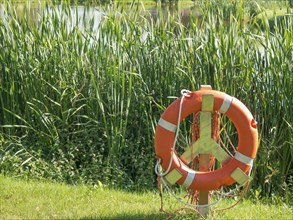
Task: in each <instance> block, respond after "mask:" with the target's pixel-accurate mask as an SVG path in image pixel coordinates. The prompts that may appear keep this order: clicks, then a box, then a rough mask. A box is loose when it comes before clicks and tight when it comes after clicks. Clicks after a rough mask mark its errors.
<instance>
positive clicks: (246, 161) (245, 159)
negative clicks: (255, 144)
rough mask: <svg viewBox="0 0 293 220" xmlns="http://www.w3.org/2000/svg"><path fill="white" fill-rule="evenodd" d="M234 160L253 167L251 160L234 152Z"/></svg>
mask: <svg viewBox="0 0 293 220" xmlns="http://www.w3.org/2000/svg"><path fill="white" fill-rule="evenodd" d="M234 158H235V159H236V160H238V161H240V162H242V163H244V164H247V165H250V166H253V159H252V158H250V157H248V156H246V155H244V154H242V153H240V152H238V151H237V152H236V154H235V156H234Z"/></svg>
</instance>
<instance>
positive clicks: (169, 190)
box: [161, 177, 223, 208]
mask: <svg viewBox="0 0 293 220" xmlns="http://www.w3.org/2000/svg"><path fill="white" fill-rule="evenodd" d="M161 180H162V182H163V183H164V186H165V187H166V189H167V190H168V192H169V193H170V194H171V195H172V196H173V197H174V198H175V199H176V200H177V201H178V202H181V203H182V204H184V205H186V206H189V207H192V208H206V207H210V206H213V205H216V204H217V203H219V202H220V201H221V200H222V198H223V197H222V194H220V198H219V199H218V200H217V201H215V202H213V203H210V204H206V205H193V204H190V203H187V202H185V201H183V199H182V198H180V197H178V196H176V195H175V194H174V193H173V192H172V190H171V189H170V187H169V186H168V184H167V183H166V181H165V180H164V178H163V177H162V178H161ZM221 191H223V187H221Z"/></svg>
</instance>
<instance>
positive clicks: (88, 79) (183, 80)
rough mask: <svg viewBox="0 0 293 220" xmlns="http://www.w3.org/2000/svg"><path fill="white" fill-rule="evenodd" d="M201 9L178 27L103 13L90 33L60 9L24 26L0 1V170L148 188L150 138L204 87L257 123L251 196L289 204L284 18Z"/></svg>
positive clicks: (69, 10) (288, 43) (292, 150)
mask: <svg viewBox="0 0 293 220" xmlns="http://www.w3.org/2000/svg"><path fill="white" fill-rule="evenodd" d="M201 3H202V4H200V5H199V7H201V11H202V16H201V17H200V18H192V19H191V21H190V23H189V24H188V25H187V26H184V25H183V24H182V23H181V21H180V18H179V17H178V16H171V15H167V16H166V17H164V15H162V14H159V18H158V19H155V20H154V19H152V17H151V15H149V14H148V13H146V12H145V11H143V9H141V8H139V7H138V8H136V7H135V8H133V10H131V12H129V13H124V12H123V11H122V12H121V13H116V12H117V11H116V10H117V9H116V8H111V7H110V6H109V7H106V8H105V11H104V13H103V16H104V17H103V19H102V20H101V21H100V23H99V25H98V27H97V26H95V25H94V19H92V20H91V19H88V18H86V17H83V18H81V21H80V23H82V24H83V25H84V26H83V27H80V26H79V25H77V24H76V20H77V19H76V16H75V13H76V12H78V10H77V8H74V7H70V6H68V5H62V6H60V7H54V6H52V5H50V6H46V7H45V8H44V9H42V10H43V11H42V12H40V15H42V16H41V17H40V19H39V20H36V21H35V22H36V23H33V24H35V25H32V24H30V23H29V21H28V17H29V15H28V14H24V15H23V16H21V15H19V14H17V13H16V11H15V8H14V7H13V6H12V5H9V4H8V3H7V4H5V6H4V8H5V12H4V13H3V19H1V20H0V49H1V50H0V83H1V84H0V123H1V125H0V170H1V172H2V173H6V174H9V175H17V176H22V177H28V178H35V179H42V180H44V179H46V180H48V179H49V180H54V181H59V182H67V183H71V184H76V183H86V184H93V183H95V182H97V180H100V181H101V182H102V183H103V184H105V185H107V186H114V187H121V188H122V187H123V188H128V189H129V188H136V187H138V188H140V189H141V188H148V189H152V188H154V187H155V186H156V181H155V176H154V172H153V168H154V164H155V160H156V159H155V153H154V147H153V143H154V140H153V137H154V130H155V127H156V124H157V121H158V120H159V118H160V116H161V114H162V112H163V111H164V109H165V108H166V107H167V106H168V105H169V104H170V103H171V102H172V101H173V99H170V98H168V97H169V96H179V95H180V90H181V89H183V88H187V89H190V90H197V89H198V88H199V85H201V84H210V85H212V86H213V88H214V89H217V90H221V91H223V92H226V93H228V94H230V95H231V96H235V97H237V98H239V99H240V100H241V101H242V102H243V103H244V104H245V105H246V106H247V107H248V108H249V109H250V111H251V112H252V114H253V115H254V116H255V119H256V120H257V121H258V130H259V134H260V146H259V153H258V155H257V158H256V160H255V166H254V170H253V172H252V176H253V177H254V180H253V182H252V187H251V192H252V193H254V196H255V197H262V198H274V196H276V195H278V198H282V199H284V201H287V202H288V203H289V201H292V200H290V196H291V197H292V189H293V187H292V184H293V179H292V178H291V179H290V177H292V169H291V167H292V163H293V140H292V128H293V127H292V121H293V114H292V108H291V106H292V97H293V90H292V84H293V75H292V70H293V65H292V64H293V62H292V45H293V25H292V24H293V21H292V16H285V17H284V18H282V19H272V20H268V19H267V18H266V17H262V18H261V19H256V18H255V17H253V18H251V19H250V20H249V22H247V24H246V23H244V22H243V20H244V18H246V15H245V13H244V12H243V8H242V7H240V6H241V5H238V4H233V5H232V4H230V3H229V2H228V1H225V2H224V1H223V2H222V1H211V2H209V3H208V2H207V1H201ZM216 6H219V7H216ZM86 12H87V9H85V13H86ZM26 13H28V12H26ZM1 16H2V15H1ZM1 18H2V17H1ZM80 23H79V24H80ZM186 124H187V123H186ZM226 129H227V131H228V133H229V134H233V132H234V134H235V130H234V131H233V129H232V128H231V126H228V125H227V126H226ZM182 130H184V129H182ZM189 131H190V130H189V128H188V126H186V129H185V132H184V131H183V132H182V136H183V138H185V137H186V138H185V139H186V140H189V136H188V135H190V132H189ZM231 131H232V132H231ZM235 136H237V135H234V137H235ZM235 139H236V138H234V140H235ZM182 146H187V145H185V144H182Z"/></svg>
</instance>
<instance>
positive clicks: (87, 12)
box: [0, 1, 199, 28]
mask: <svg viewBox="0 0 293 220" xmlns="http://www.w3.org/2000/svg"><path fill="white" fill-rule="evenodd" d="M12 7H13V10H14V11H15V13H16V14H17V15H18V17H24V16H26V18H27V22H28V24H29V25H37V24H38V23H39V22H40V19H41V18H42V17H43V16H44V15H46V14H50V13H51V12H52V11H53V9H57V10H56V11H57V12H60V10H58V8H60V7H62V6H46V5H45V3H44V2H40V3H30V2H29V1H28V3H15V4H13V5H12ZM53 7H54V8H53ZM113 8H115V10H117V12H121V11H124V12H125V13H133V12H137V13H139V14H146V13H149V14H150V15H151V17H152V19H153V21H156V22H162V23H165V22H166V21H167V20H168V17H169V16H176V17H177V18H180V20H181V22H182V24H183V25H188V23H189V20H190V18H191V17H194V16H198V15H199V10H197V8H196V6H194V5H180V4H177V5H168V4H167V5H160V6H156V5H150V6H141V5H137V6H134V7H131V6H130V5H124V6H123V7H121V6H119V7H113ZM7 10H8V9H7V6H5V5H4V4H0V18H1V19H2V20H3V19H4V16H5V14H6V11H7ZM105 11H107V10H105V9H104V8H103V7H100V6H95V7H86V6H82V5H79V6H77V7H75V6H72V7H71V8H70V13H68V14H70V20H71V21H72V22H69V23H71V25H78V26H79V27H80V28H82V27H84V25H85V24H86V23H89V22H93V27H94V28H96V27H98V25H99V23H100V21H101V19H103V16H104V15H105V13H104V12H105ZM57 14H58V16H60V18H61V16H66V15H63V14H61V13H57Z"/></svg>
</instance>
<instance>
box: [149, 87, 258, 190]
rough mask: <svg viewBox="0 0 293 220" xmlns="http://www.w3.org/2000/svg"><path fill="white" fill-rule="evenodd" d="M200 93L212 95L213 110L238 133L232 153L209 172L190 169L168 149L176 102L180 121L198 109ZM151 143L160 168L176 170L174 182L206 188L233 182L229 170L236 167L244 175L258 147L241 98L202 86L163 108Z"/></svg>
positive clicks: (256, 137) (248, 170)
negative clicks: (201, 88)
mask: <svg viewBox="0 0 293 220" xmlns="http://www.w3.org/2000/svg"><path fill="white" fill-rule="evenodd" d="M204 95H213V97H214V105H213V111H214V112H215V111H218V112H220V113H222V114H225V115H226V116H227V117H228V118H229V120H231V121H232V123H233V124H234V126H235V127H236V130H237V133H238V146H237V152H236V154H235V155H234V156H233V157H229V158H228V159H227V160H226V161H225V163H224V164H223V166H222V167H221V168H219V169H217V170H214V171H210V172H209V171H206V172H203V171H195V170H192V169H191V168H189V167H188V165H187V164H186V163H185V162H184V160H183V159H182V158H180V157H179V156H178V155H177V154H176V153H175V154H174V153H172V145H173V143H174V138H175V133H176V132H175V131H176V129H177V125H178V121H179V120H178V115H179V109H180V105H181V109H180V110H181V115H180V121H182V120H184V119H185V118H186V117H187V116H189V115H190V114H192V113H198V112H200V111H201V104H202V97H203V96H204ZM182 99H183V100H182ZM154 145H155V152H156V156H157V159H158V161H159V163H160V165H161V167H162V169H163V170H164V171H167V172H168V174H170V173H172V172H173V173H174V171H176V173H177V175H175V176H177V179H176V183H178V184H179V185H183V186H185V187H187V188H189V189H192V190H201V191H209V190H216V189H219V188H221V187H225V186H229V185H232V184H233V183H235V182H236V180H237V178H235V177H234V176H233V174H234V173H235V172H236V171H240V174H241V173H242V174H244V175H245V174H247V173H249V172H250V170H251V168H252V165H253V159H254V158H255V157H256V153H257V149H258V132H257V126H256V122H255V120H254V118H253V116H252V114H251V113H250V111H249V110H248V109H247V107H246V106H245V105H244V104H243V103H242V102H241V101H239V100H238V99H237V98H235V97H231V96H229V95H227V94H225V93H223V92H220V91H216V90H206V89H203V90H198V91H195V92H190V93H189V94H188V96H182V97H181V98H178V99H177V100H175V101H174V102H173V103H172V104H171V105H170V106H169V107H168V108H167V109H166V110H165V111H164V113H163V114H162V116H161V118H160V120H159V122H158V125H157V127H156V132H155V140H154ZM170 164H171V166H170ZM169 166H170V167H169ZM168 167H169V170H167V169H168ZM238 173H239V172H238ZM168 174H166V175H168ZM242 174H241V175H242ZM241 175H240V176H241ZM240 178H241V177H240ZM237 182H238V180H237Z"/></svg>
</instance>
